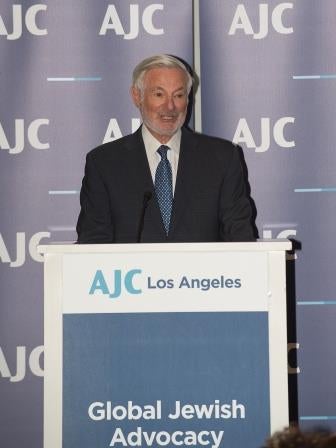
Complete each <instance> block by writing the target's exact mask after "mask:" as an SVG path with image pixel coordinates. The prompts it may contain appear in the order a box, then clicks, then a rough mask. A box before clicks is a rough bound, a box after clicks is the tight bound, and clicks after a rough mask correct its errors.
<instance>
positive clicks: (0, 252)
mask: <svg viewBox="0 0 336 448" xmlns="http://www.w3.org/2000/svg"><path fill="white" fill-rule="evenodd" d="M335 12H336V5H335V2H334V0H324V1H323V2H316V1H315V0H292V1H287V2H284V1H280V0H277V1H276V0H269V1H266V0H265V1H263V2H257V1H255V0H245V1H238V0H211V1H208V0H200V48H196V50H197V51H200V56H201V73H200V75H201V82H202V97H201V102H202V123H203V124H202V126H203V131H204V132H206V133H208V134H213V135H217V136H223V137H226V138H228V139H231V140H234V141H235V142H237V143H238V144H239V145H240V146H241V147H242V148H243V151H244V154H245V159H246V163H247V166H248V172H249V181H250V185H251V194H252V197H253V198H254V200H255V203H256V206H257V210H258V215H257V225H258V227H259V233H260V236H261V237H265V238H271V237H272V238H277V237H279V238H281V237H287V238H288V237H289V238H293V239H295V240H297V241H298V248H299V250H297V251H296V255H293V256H292V259H291V260H289V263H290V264H291V267H290V268H289V272H290V273H291V276H292V277H291V278H294V274H293V272H294V270H295V283H293V282H292V283H291V291H293V297H294V298H295V300H296V306H292V304H290V306H291V309H292V310H293V313H294V311H295V310H296V322H297V326H296V332H297V336H295V334H294V332H293V334H292V335H291V340H290V346H289V348H290V353H289V355H290V356H289V357H290V360H291V364H290V372H291V375H292V376H293V377H295V379H297V380H298V404H299V416H300V419H301V423H302V424H304V425H307V424H309V425H315V424H320V423H321V420H322V423H323V424H326V425H328V426H329V427H333V425H334V428H335V423H333V422H335V420H334V421H333V420H332V417H333V416H335V415H336V409H335V403H336V396H335V388H334V377H335V373H336V361H335V359H336V358H335V356H334V353H333V344H332V341H333V340H334V338H335V325H334V322H335V318H336V307H335V303H336V302H335V301H334V298H335V297H334V275H333V274H334V272H333V270H334V264H333V251H334V246H335V244H334V243H333V232H332V223H333V221H334V219H333V218H334V217H335V214H336V210H335V198H336V196H335V191H336V188H335V187H336V184H335V179H334V165H335V158H336V156H335V153H334V152H333V141H334V140H335V126H334V123H333V117H334V113H333V108H334V104H335V103H336V101H335V99H336V98H335V97H336V93H335V87H334V84H335V82H336V66H335V65H336V63H335V59H334V51H333V50H334V48H335V47H336V46H335V44H336V42H335V41H336V33H335V31H334V30H335V25H336V14H335ZM193 42H194V39H193V2H192V0H165V1H162V0H161V1H156V2H154V1H149V0H139V1H134V2H133V1H129V0H114V1H108V0H99V1H96V2H82V1H80V0H68V1H66V2H52V1H44V2H40V3H38V2H34V1H32V0H27V1H24V2H19V1H18V2H11V1H9V0H0V61H1V65H0V186H1V188H0V206H1V222H0V262H1V264H0V268H1V273H0V284H1V299H0V445H1V446H6V447H7V448H12V447H17V446H21V445H22V446H23V445H24V446H32V447H36V448H38V447H41V446H42V404H43V395H42V394H43V390H42V389H43V280H42V274H43V272H42V271H43V269H42V257H41V256H40V255H38V254H37V252H36V246H37V245H38V244H39V243H41V242H42V243H48V242H51V241H71V240H74V239H75V231H74V230H75V224H76V219H77V215H78V212H79V197H78V193H79V188H80V183H81V178H82V175H83V168H84V160H85V154H86V153H87V152H88V151H89V150H90V149H91V148H93V147H95V146H97V145H99V144H101V143H102V142H107V141H110V140H113V139H116V138H119V137H121V136H122V135H125V134H128V133H130V132H132V131H133V130H135V129H136V128H137V127H138V126H139V123H140V121H139V115H138V112H137V110H136V109H135V107H134V106H133V105H132V103H131V101H130V98H129V86H130V82H131V81H130V80H131V72H132V69H133V67H134V66H135V64H136V63H138V62H139V61H140V60H141V59H143V58H144V57H147V56H150V55H152V54H156V53H170V54H176V55H179V56H180V57H182V58H183V59H185V60H187V61H189V62H190V64H191V65H192V63H193ZM195 42H198V39H196V41H195ZM293 313H292V315H293Z"/></svg>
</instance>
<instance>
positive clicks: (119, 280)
mask: <svg viewBox="0 0 336 448" xmlns="http://www.w3.org/2000/svg"><path fill="white" fill-rule="evenodd" d="M141 273H142V270H141V269H131V270H130V271H128V272H126V274H125V275H124V276H123V274H122V271H121V269H116V270H115V271H114V274H113V275H112V281H113V284H114V288H113V292H112V290H111V289H109V287H108V284H107V282H106V279H105V277H104V274H103V272H102V271H101V270H97V271H96V274H95V276H94V279H93V281H92V284H91V287H90V290H89V294H96V293H97V292H100V293H102V294H105V295H107V296H108V297H109V298H111V299H116V298H117V297H119V296H120V295H121V293H122V286H124V288H125V290H126V292H127V293H128V294H141V292H142V290H141V289H140V288H136V287H135V286H134V283H133V282H134V277H135V276H137V275H139V274H141Z"/></svg>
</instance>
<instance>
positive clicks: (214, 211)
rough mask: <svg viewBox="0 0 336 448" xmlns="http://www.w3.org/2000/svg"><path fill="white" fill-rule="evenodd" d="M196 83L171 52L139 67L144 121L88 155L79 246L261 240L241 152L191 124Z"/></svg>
mask: <svg viewBox="0 0 336 448" xmlns="http://www.w3.org/2000/svg"><path fill="white" fill-rule="evenodd" d="M192 83H193V79H192V77H191V75H190V74H189V72H188V70H187V69H186V67H185V66H184V64H183V63H182V62H180V61H179V60H178V59H176V58H174V57H172V56H169V55H159V56H153V57H150V58H148V59H145V60H144V61H142V62H141V63H140V64H138V65H137V67H136V68H135V70H134V72H133V85H132V87H131V96H132V98H133V101H134V104H135V105H136V107H138V108H139V110H140V113H141V116H142V120H143V124H142V126H141V127H140V128H139V129H138V130H137V131H136V132H135V133H134V134H132V135H129V136H126V137H123V138H121V139H119V140H116V141H114V142H111V143H107V144H105V145H102V146H100V147H98V148H96V149H94V150H93V151H91V152H90V153H89V154H88V155H87V159H86V167H85V176H84V179H83V183H82V189H81V195H80V200H81V212H80V215H79V218H78V223H77V233H78V242H79V243H135V242H211V241H249V240H253V239H254V235H253V228H252V225H251V206H250V202H249V198H248V197H247V194H246V191H245V182H244V178H243V173H242V169H241V165H240V161H239V156H238V149H237V148H236V147H235V146H234V145H233V144H232V143H230V142H228V141H226V140H222V139H218V138H213V137H208V136H205V135H202V134H197V133H195V132H192V131H190V130H188V129H186V128H184V127H183V124H184V122H185V118H186V114H187V108H188V95H189V92H190V89H191V87H192Z"/></svg>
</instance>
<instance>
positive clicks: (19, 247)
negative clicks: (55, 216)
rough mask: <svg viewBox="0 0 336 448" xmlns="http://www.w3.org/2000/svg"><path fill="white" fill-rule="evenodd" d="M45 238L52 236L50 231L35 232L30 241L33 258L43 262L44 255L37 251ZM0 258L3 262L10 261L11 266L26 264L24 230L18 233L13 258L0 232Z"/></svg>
mask: <svg viewBox="0 0 336 448" xmlns="http://www.w3.org/2000/svg"><path fill="white" fill-rule="evenodd" d="M43 238H50V233H49V232H38V233H35V234H34V235H33V236H32V237H31V238H30V240H29V242H28V252H29V254H30V256H31V258H32V259H33V260H34V261H37V262H40V263H42V262H43V257H42V255H40V254H38V253H37V251H36V247H37V246H38V245H39V244H40V241H41V240H42V239H43ZM0 260H1V262H2V263H9V266H10V267H11V268H18V267H20V266H22V265H23V264H24V262H25V260H26V234H25V233H24V232H18V233H17V234H16V256H15V257H13V258H11V257H10V255H9V252H8V249H7V247H6V244H5V241H4V239H3V237H2V235H1V233H0Z"/></svg>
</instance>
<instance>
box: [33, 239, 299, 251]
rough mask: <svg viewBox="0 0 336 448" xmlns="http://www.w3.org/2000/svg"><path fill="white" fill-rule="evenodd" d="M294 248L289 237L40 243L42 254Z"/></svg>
mask: <svg viewBox="0 0 336 448" xmlns="http://www.w3.org/2000/svg"><path fill="white" fill-rule="evenodd" d="M291 249H292V242H291V241H289V240H287V239H275V240H272V239H266V240H257V241H249V242H237V243H231V242H230V243H226V242H225V243H224V242H216V243H141V244H75V243H74V242H62V243H61V242H60V243H51V244H44V245H39V246H38V247H37V251H38V253H40V254H61V253H64V254H84V253H85V254H97V253H101V254H103V253H127V252H129V253H130V252H273V251H288V250H291Z"/></svg>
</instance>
